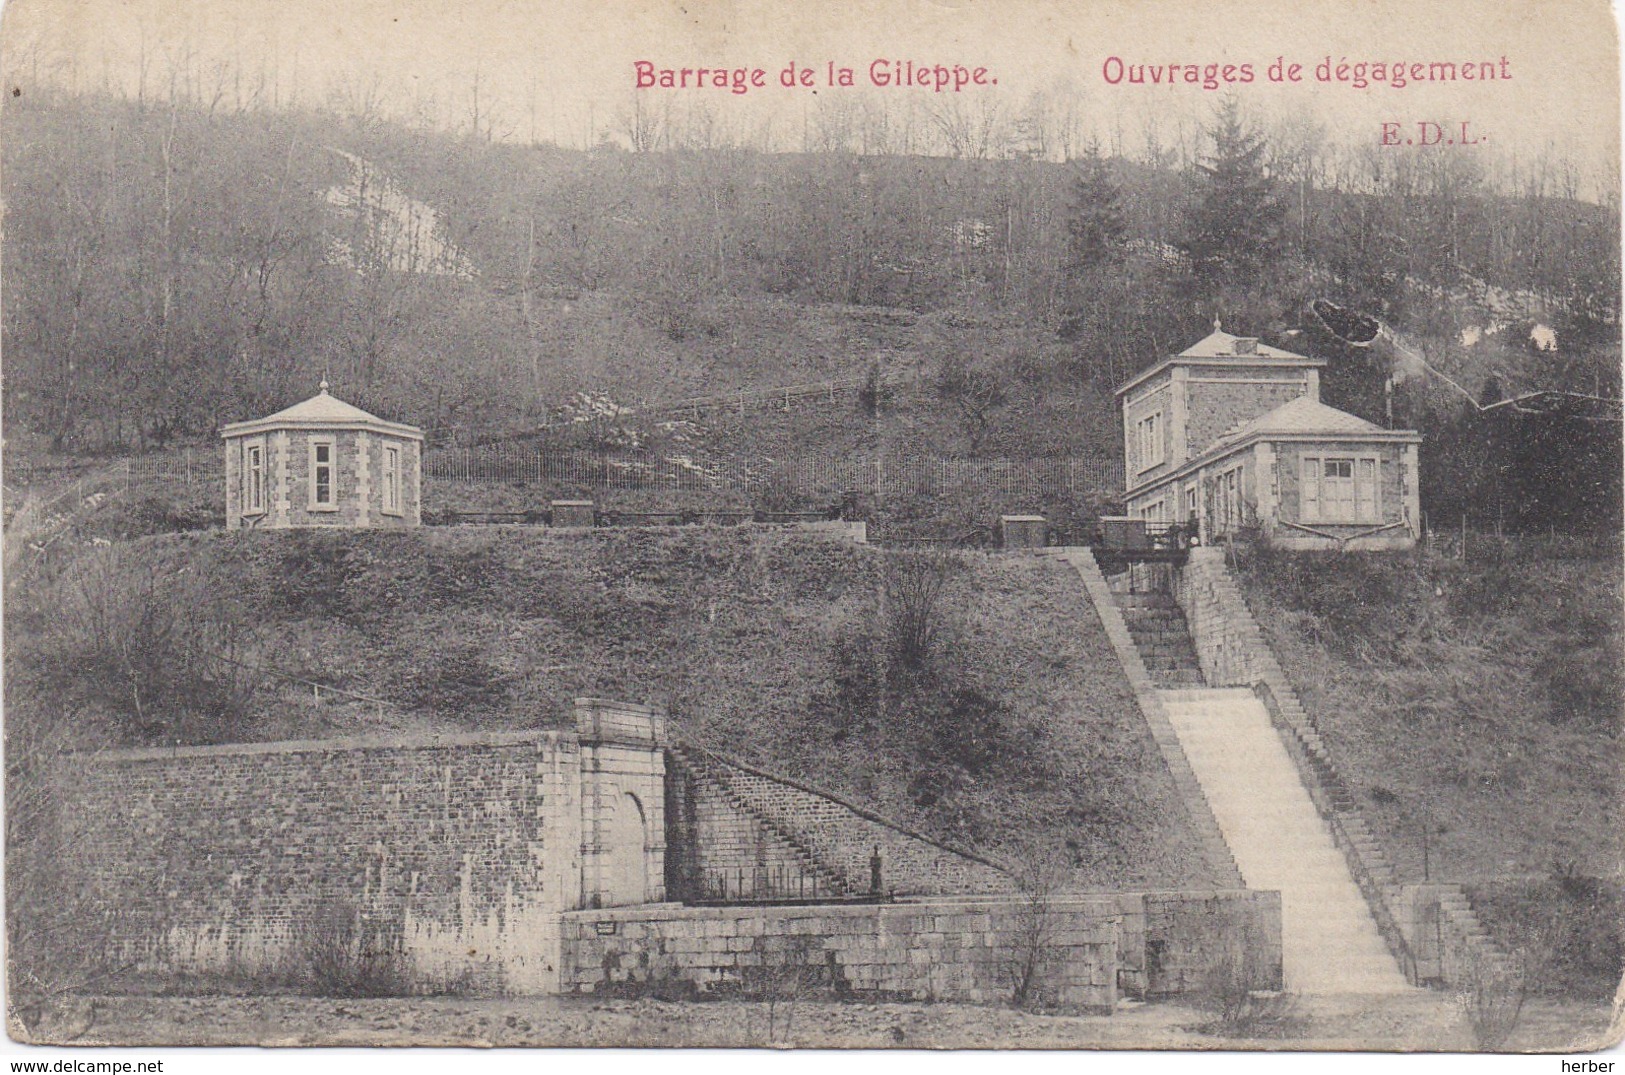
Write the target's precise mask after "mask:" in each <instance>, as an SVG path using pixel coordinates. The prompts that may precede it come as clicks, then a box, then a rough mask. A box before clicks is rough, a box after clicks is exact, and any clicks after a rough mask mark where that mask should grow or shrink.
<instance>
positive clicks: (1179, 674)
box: [1112, 589, 1206, 689]
mask: <svg viewBox="0 0 1625 1075" xmlns="http://www.w3.org/2000/svg"><path fill="white" fill-rule="evenodd" d="M1112 601H1113V603H1115V604H1116V605H1117V608H1118V610H1119V611H1120V612H1121V613H1122V614H1123V623H1124V624H1125V625H1126V626H1127V627H1128V633H1129V637H1130V638H1132V639H1133V640H1134V648H1135V649H1137V650H1139V651H1140V660H1141V661H1143V662H1144V663H1145V670H1146V674H1147V675H1149V676H1150V677H1151V682H1152V683H1154V684H1156V685H1157V686H1158V687H1161V688H1164V689H1167V688H1191V687H1201V686H1203V685H1204V684H1205V683H1206V680H1204V679H1203V678H1202V667H1201V665H1200V664H1198V663H1197V660H1196V647H1195V645H1193V644H1192V642H1191V635H1190V631H1189V630H1188V629H1187V627H1186V624H1185V613H1184V612H1182V611H1181V610H1180V608H1179V604H1178V603H1177V602H1176V601H1175V600H1174V598H1173V596H1172V595H1171V594H1167V593H1160V592H1140V593H1129V592H1124V591H1122V590H1116V589H1114V590H1113V592H1112Z"/></svg>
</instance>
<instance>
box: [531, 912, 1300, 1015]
mask: <svg viewBox="0 0 1625 1075" xmlns="http://www.w3.org/2000/svg"><path fill="white" fill-rule="evenodd" d="M1272 938H1273V947H1271V943H1272ZM1029 957H1030V958H1031V960H1032V965H1033V968H1034V972H1033V982H1034V990H1035V993H1036V995H1037V999H1038V1000H1039V1001H1040V1002H1042V1003H1046V1004H1051V1005H1055V1006H1059V1007H1064V1008H1074V1009H1083V1010H1089V1011H1097V1012H1109V1011H1111V1010H1112V1008H1113V1007H1114V1006H1115V1005H1116V1002H1117V999H1118V997H1119V995H1120V993H1119V988H1120V982H1121V983H1122V987H1123V988H1124V989H1126V990H1127V991H1128V992H1130V993H1144V992H1148V991H1149V992H1151V993H1154V994H1163V995H1168V994H1175V993H1183V992H1192V991H1195V990H1197V989H1198V988H1200V987H1202V986H1205V985H1207V984H1209V983H1211V982H1212V981H1213V968H1214V967H1215V966H1216V965H1217V964H1218V962H1219V961H1223V960H1235V961H1236V962H1235V963H1234V967H1235V973H1237V974H1239V975H1241V980H1242V981H1243V982H1244V983H1245V984H1246V985H1247V987H1249V988H1255V989H1268V988H1279V986H1280V901H1279V897H1278V895H1277V894H1275V893H1260V892H1219V891H1210V892H1203V893H1150V894H1138V893H1129V894H1106V895H1079V896H1057V897H1054V898H1052V899H1050V900H1047V901H1032V900H1027V899H1025V898H1022V897H1004V898H998V897H992V898H976V897H965V898H959V899H952V898H942V899H929V900H910V901H906V902H898V903H885V904H873V903H870V904H844V905H821V906H794V907H704V908H680V907H649V908H636V909H623V910H617V911H607V912H585V911H583V912H573V913H570V914H566V915H565V916H564V945H563V958H564V971H563V974H562V985H563V987H564V988H565V990H566V991H571V992H583V993H636V992H639V991H643V990H660V991H669V992H678V993H683V992H693V993H699V994H712V995H724V996H729V995H739V996H752V997H760V998H777V999H794V998H799V997H809V996H827V997H873V998H896V999H912V1000H952V1001H965V1002H972V1003H986V1004H1002V1003H1008V1002H1009V1001H1010V1000H1011V998H1012V995H1013V991H1014V989H1015V986H1016V981H1017V978H1018V977H1019V976H1020V975H1021V974H1022V972H1023V970H1024V968H1025V967H1026V966H1027V964H1028V961H1029ZM1148 963H1149V964H1151V965H1152V971H1151V973H1150V983H1152V984H1151V985H1150V988H1149V989H1148V982H1147V980H1146V976H1147V965H1148Z"/></svg>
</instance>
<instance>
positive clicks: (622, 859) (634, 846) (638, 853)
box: [604, 792, 649, 907]
mask: <svg viewBox="0 0 1625 1075" xmlns="http://www.w3.org/2000/svg"><path fill="white" fill-rule="evenodd" d="M608 835H609V839H608V841H607V842H608V847H607V851H608V852H609V854H608V859H609V862H608V869H607V870H606V871H605V873H606V876H605V878H604V881H605V885H604V889H605V891H604V905H605V906H607V907H624V906H626V905H628V904H634V903H646V902H648V899H649V855H648V850H649V848H648V827H647V825H646V823H645V821H644V814H643V804H642V803H641V802H639V801H638V797H637V796H636V795H633V794H632V793H631V792H625V793H623V794H622V795H621V796H619V797H618V798H617V799H616V800H615V813H614V815H613V816H612V817H611V818H610V823H609V832H608Z"/></svg>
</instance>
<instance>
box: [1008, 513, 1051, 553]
mask: <svg viewBox="0 0 1625 1075" xmlns="http://www.w3.org/2000/svg"><path fill="white" fill-rule="evenodd" d="M999 544H1000V545H1002V546H1003V547H1004V548H1006V549H1042V548H1043V547H1044V546H1045V545H1048V544H1049V520H1048V519H1045V518H1044V517H1043V516H1042V515H1001V516H999Z"/></svg>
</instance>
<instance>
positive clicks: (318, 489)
mask: <svg viewBox="0 0 1625 1075" xmlns="http://www.w3.org/2000/svg"><path fill="white" fill-rule="evenodd" d="M334 481H335V473H334V468H333V442H332V441H331V440H313V441H311V442H310V509H311V510H312V511H332V510H334V508H335V507H336V503H335V500H336V498H335V496H334V490H333V483H334Z"/></svg>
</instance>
